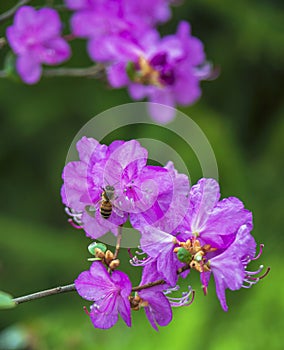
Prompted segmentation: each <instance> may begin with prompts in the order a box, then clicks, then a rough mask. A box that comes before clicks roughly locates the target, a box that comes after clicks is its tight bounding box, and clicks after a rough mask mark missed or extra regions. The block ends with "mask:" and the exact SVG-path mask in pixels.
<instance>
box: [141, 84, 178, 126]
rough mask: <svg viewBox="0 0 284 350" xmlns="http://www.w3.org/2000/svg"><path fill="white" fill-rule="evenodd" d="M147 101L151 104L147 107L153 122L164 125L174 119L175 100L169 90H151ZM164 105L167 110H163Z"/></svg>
mask: <svg viewBox="0 0 284 350" xmlns="http://www.w3.org/2000/svg"><path fill="white" fill-rule="evenodd" d="M149 100H150V102H152V103H150V104H149V105H148V108H149V112H150V114H151V116H152V118H153V119H154V120H155V121H157V122H158V123H162V124H166V123H169V122H170V121H172V120H173V119H174V117H175V115H176V110H175V109H174V108H173V107H174V106H175V99H174V96H173V93H172V91H171V90H170V89H169V88H166V87H165V88H155V89H153V91H152V92H151V94H150V96H149ZM161 105H162V106H161ZM164 105H166V106H168V107H169V108H165V107H164ZM170 107H172V108H170Z"/></svg>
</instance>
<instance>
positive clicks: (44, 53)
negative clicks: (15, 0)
mask: <svg viewBox="0 0 284 350" xmlns="http://www.w3.org/2000/svg"><path fill="white" fill-rule="evenodd" d="M61 27H62V25H61V22H60V18H59V15H58V13H57V12H56V11H55V10H53V9H49V8H43V9H39V10H35V9H34V8H33V7H31V6H23V7H20V8H19V10H18V11H17V13H16V15H15V19H14V23H13V25H12V26H10V27H8V28H7V39H8V42H9V44H10V45H11V47H12V49H13V51H14V52H15V54H16V55H17V61H16V68H17V71H18V73H19V75H20V76H21V78H22V79H23V81H24V82H25V83H27V84H34V83H36V82H38V81H39V79H40V77H41V73H42V67H41V65H42V64H46V65H51V66H53V65H57V64H60V63H62V62H64V61H66V60H67V59H68V58H69V57H70V55H71V50H70V47H69V45H68V44H67V42H66V41H65V40H64V39H63V38H62V37H61V36H60V32H61Z"/></svg>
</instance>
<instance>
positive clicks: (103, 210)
mask: <svg viewBox="0 0 284 350" xmlns="http://www.w3.org/2000/svg"><path fill="white" fill-rule="evenodd" d="M101 197H102V199H101V203H100V214H101V216H102V217H103V218H104V219H108V218H109V217H110V216H111V213H112V203H111V201H112V200H113V199H114V187H113V186H110V185H107V186H106V187H105V188H103V192H102V194H101Z"/></svg>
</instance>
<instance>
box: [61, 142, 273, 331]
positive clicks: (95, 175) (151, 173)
mask: <svg viewBox="0 0 284 350" xmlns="http://www.w3.org/2000/svg"><path fill="white" fill-rule="evenodd" d="M77 150H78V153H79V161H74V162H70V163H68V164H67V165H66V167H65V169H64V171H63V180H64V185H63V187H62V191H61V195H62V199H63V202H64V204H65V205H66V206H67V212H68V213H69V214H70V215H71V216H72V218H73V225H74V226H76V227H79V228H83V229H84V230H85V231H86V234H87V235H88V236H90V237H92V238H97V237H100V236H101V235H103V234H104V233H106V232H107V231H108V230H111V231H112V232H113V233H114V234H117V233H118V232H120V233H121V230H122V228H121V227H122V226H123V224H124V223H125V221H126V220H127V219H128V218H129V221H130V223H131V224H132V226H133V227H134V228H135V229H137V230H139V232H140V233H141V238H140V244H139V249H140V252H137V256H138V255H139V256H140V258H138V257H137V256H132V253H131V252H130V251H129V253H130V256H131V260H130V262H131V264H132V265H133V266H142V267H143V271H142V278H141V282H140V285H139V286H137V287H134V288H132V287H131V283H130V281H129V278H128V276H127V275H126V274H124V273H123V272H120V271H116V270H115V269H116V268H117V267H118V266H119V263H120V262H119V260H118V259H117V253H118V251H117V249H116V253H115V254H113V253H112V252H110V251H109V250H107V247H106V246H105V245H103V244H101V243H95V245H94V244H92V247H93V248H94V247H95V248H94V249H93V250H89V251H90V252H91V254H92V255H94V256H95V257H94V258H91V260H100V261H96V262H94V263H93V264H92V266H91V268H90V271H84V272H82V273H81V274H80V275H79V277H78V278H77V280H76V281H75V286H76V289H77V291H78V293H79V294H80V295H81V296H82V297H83V298H85V299H87V300H92V301H94V305H93V306H92V307H91V311H90V317H91V320H92V322H93V324H94V326H95V327H98V328H110V327H112V326H113V325H114V324H115V323H116V322H117V320H118V315H119V314H120V315H121V317H122V318H123V320H124V321H125V322H126V324H127V325H128V326H130V324H131V318H130V309H132V310H139V309H141V308H143V309H144V310H145V313H146V316H147V318H148V320H149V322H150V324H151V326H152V327H153V328H154V329H155V330H158V326H166V325H167V324H169V322H170V321H171V319H172V307H180V306H186V305H190V304H191V303H192V302H193V299H194V291H193V290H192V287H191V286H190V285H188V288H187V289H186V291H184V292H183V293H182V296H180V297H176V296H175V294H174V293H176V292H177V291H179V285H178V280H179V278H180V277H182V278H183V279H188V277H190V276H191V274H192V273H193V272H194V271H197V272H198V273H199V274H200V280H201V284H202V288H203V291H204V294H206V293H207V289H208V284H209V280H210V276H211V274H213V277H214V281H215V286H216V294H217V297H218V299H219V301H220V304H221V306H222V308H223V310H224V311H227V310H228V306H227V302H226V290H227V289H230V290H238V289H240V288H242V287H243V288H250V287H251V286H252V285H254V284H256V283H257V282H258V281H259V280H260V279H261V278H263V277H264V276H265V275H266V274H267V272H268V271H269V269H268V270H267V272H266V273H264V274H263V275H262V276H259V274H260V273H261V271H262V269H263V266H260V268H259V269H258V270H256V271H250V270H248V264H249V263H250V261H251V260H256V259H258V257H259V256H260V255H261V252H262V247H263V246H262V245H261V251H260V253H259V254H258V256H255V252H256V242H255V240H254V238H253V236H252V235H251V231H252V228H253V223H252V213H251V212H250V211H249V210H247V209H245V207H244V205H243V203H242V202H241V201H240V200H239V199H238V198H235V197H229V198H225V199H220V188H219V184H218V182H217V181H216V180H214V179H206V178H202V179H200V180H199V181H198V183H197V184H196V185H194V186H193V187H192V188H191V189H189V180H188V178H187V176H185V175H183V174H179V173H178V172H177V171H176V169H175V168H174V165H173V163H172V162H168V164H167V165H166V166H165V167H154V166H148V165H147V158H148V153H147V150H146V149H145V148H143V147H142V146H141V145H140V144H139V143H138V142H137V141H135V140H131V141H114V142H112V143H111V144H110V145H109V146H106V145H102V144H100V143H99V142H98V141H96V140H94V139H92V138H87V137H83V138H82V139H81V140H79V142H78V143H77ZM107 186H111V188H112V189H113V192H114V193H113V195H112V196H111V198H109V201H111V203H112V205H113V210H112V212H111V214H110V216H109V217H108V218H105V217H102V215H101V213H100V209H99V207H100V204H99V203H100V202H101V201H102V200H105V198H104V195H102V193H105V191H106V188H107ZM118 226H121V227H120V229H119V231H118ZM99 247H100V248H99ZM132 292H135V293H134V295H133V294H132Z"/></svg>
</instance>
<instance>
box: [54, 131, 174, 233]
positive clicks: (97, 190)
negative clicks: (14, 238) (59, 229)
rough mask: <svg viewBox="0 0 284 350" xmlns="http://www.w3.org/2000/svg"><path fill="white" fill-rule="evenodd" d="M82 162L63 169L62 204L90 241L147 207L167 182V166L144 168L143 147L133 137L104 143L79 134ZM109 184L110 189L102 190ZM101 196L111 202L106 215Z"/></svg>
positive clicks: (169, 182) (115, 229)
mask: <svg viewBox="0 0 284 350" xmlns="http://www.w3.org/2000/svg"><path fill="white" fill-rule="evenodd" d="M77 149H78V152H79V157H80V161H75V162H71V163H68V164H67V165H66V167H65V168H64V171H63V175H62V177H63V180H64V185H63V187H62V190H61V196H62V200H63V203H64V204H65V205H66V206H67V207H68V208H69V209H67V212H68V214H70V215H71V216H72V217H73V219H74V221H75V223H76V224H78V225H79V227H82V228H84V230H85V231H86V234H87V235H88V236H90V237H92V238H94V239H96V238H98V237H100V236H102V235H103V234H105V233H106V232H108V231H109V230H110V231H111V232H113V233H114V234H117V227H118V226H119V225H121V224H123V223H124V222H125V221H126V220H127V218H128V215H130V221H132V220H134V218H135V216H137V215H140V213H141V212H144V211H146V210H148V209H149V208H151V207H152V206H153V204H154V203H155V201H156V198H157V197H158V196H159V195H160V193H161V192H163V191H165V190H167V189H168V188H169V187H170V186H171V176H170V174H169V171H168V170H167V169H164V168H162V167H154V166H147V165H146V163H147V156H148V154H147V151H146V149H144V148H143V147H141V146H140V144H139V143H138V142H137V141H135V140H131V141H127V142H124V141H115V142H113V143H112V144H110V145H109V146H108V147H107V146H105V145H100V144H99V143H98V141H96V140H94V139H91V138H89V139H88V138H86V137H83V138H82V139H81V140H80V141H79V142H78V143H77ZM107 188H110V189H111V191H107V192H106V189H107ZM105 195H107V197H108V199H109V202H111V210H110V213H109V214H110V215H109V217H107V218H106V217H103V216H102V215H101V209H102V208H103V204H104V203H105V201H106V200H105Z"/></svg>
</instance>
